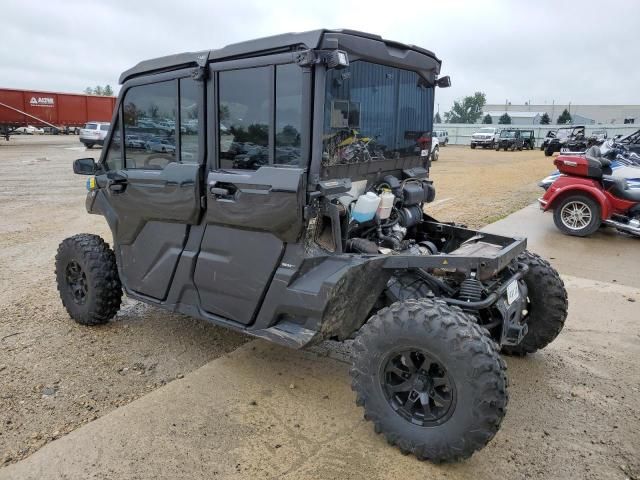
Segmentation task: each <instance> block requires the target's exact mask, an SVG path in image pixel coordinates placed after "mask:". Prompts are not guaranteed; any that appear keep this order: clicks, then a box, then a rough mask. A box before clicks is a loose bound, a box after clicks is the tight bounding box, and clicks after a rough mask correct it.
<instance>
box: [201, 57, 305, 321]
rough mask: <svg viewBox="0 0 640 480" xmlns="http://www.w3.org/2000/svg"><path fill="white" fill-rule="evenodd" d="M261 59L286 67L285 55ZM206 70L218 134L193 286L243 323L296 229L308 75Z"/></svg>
mask: <svg viewBox="0 0 640 480" xmlns="http://www.w3.org/2000/svg"><path fill="white" fill-rule="evenodd" d="M266 61H268V62H270V63H277V62H278V61H280V62H291V55H281V56H279V57H278V58H276V59H274V58H273V57H271V58H270V59H267V60H266ZM266 61H265V63H266ZM234 67H235V69H233V70H231V69H232V68H234ZM210 73H211V75H210V80H209V90H208V92H209V95H208V99H209V103H208V109H209V111H210V112H209V114H208V118H209V122H210V124H211V125H214V126H217V127H218V128H217V129H214V128H211V129H210V130H211V132H212V133H213V132H215V134H213V135H212V137H213V138H212V139H211V140H212V141H211V143H210V145H211V148H209V149H208V151H209V152H210V153H209V161H208V164H209V171H208V174H207V178H206V186H205V188H206V192H205V193H206V198H207V211H206V213H205V217H204V223H205V231H204V235H203V238H202V243H201V247H200V253H199V255H198V260H197V263H196V268H195V272H194V283H195V285H196V288H197V290H198V294H199V296H200V302H201V307H202V308H203V309H204V310H205V311H206V312H209V313H212V314H214V315H217V316H221V317H224V318H226V319H229V320H233V321H235V322H238V323H241V324H244V325H248V324H250V323H252V322H253V319H254V317H255V315H256V310H257V308H258V307H259V305H260V302H261V300H262V298H263V297H264V295H265V293H266V289H267V288H268V286H269V283H270V281H271V279H272V277H273V275H274V273H275V270H276V269H277V268H278V266H279V265H280V260H281V258H282V255H283V253H284V249H285V246H286V244H287V243H288V242H296V241H297V240H298V239H299V236H300V234H301V231H302V224H303V217H302V209H303V200H304V195H305V181H304V180H305V169H304V168H303V167H304V165H305V162H304V161H303V158H304V155H303V150H304V149H303V145H305V144H306V142H307V141H306V138H307V136H306V135H304V132H303V130H305V129H303V126H302V125H303V122H302V118H303V113H302V112H303V111H307V110H306V109H305V105H304V103H303V98H308V95H303V93H302V90H303V84H305V83H306V82H310V80H308V79H307V77H310V75H304V71H303V69H302V68H301V67H299V66H298V65H296V64H282V65H273V64H271V65H267V66H262V67H253V68H242V69H238V67H237V64H235V65H234V64H232V63H231V62H229V63H228V64H226V65H222V64H219V65H217V66H215V67H212V69H211V72H210ZM303 78H304V79H305V80H303ZM306 130H308V128H307V129H306Z"/></svg>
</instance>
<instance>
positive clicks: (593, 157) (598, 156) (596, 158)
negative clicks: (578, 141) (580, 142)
mask: <svg viewBox="0 0 640 480" xmlns="http://www.w3.org/2000/svg"><path fill="white" fill-rule="evenodd" d="M584 154H585V157H587V159H588V160H590V161H592V162H598V163H600V165H602V168H607V167H610V166H611V160H609V159H608V158H606V157H603V156H602V152H601V151H600V147H598V146H597V145H594V146H593V147H591V148H589V149H588V150H587V151H586V152H584Z"/></svg>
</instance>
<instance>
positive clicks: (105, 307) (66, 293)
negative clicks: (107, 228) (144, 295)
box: [55, 233, 122, 325]
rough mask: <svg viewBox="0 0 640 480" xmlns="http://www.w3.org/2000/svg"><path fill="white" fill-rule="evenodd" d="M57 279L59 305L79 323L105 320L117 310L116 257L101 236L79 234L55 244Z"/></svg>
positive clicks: (118, 290) (118, 304)
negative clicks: (56, 250)
mask: <svg viewBox="0 0 640 480" xmlns="http://www.w3.org/2000/svg"><path fill="white" fill-rule="evenodd" d="M55 273H56V280H57V283H58V292H59V293H60V298H61V299H62V304H63V305H64V307H65V308H66V310H67V312H68V313H69V316H70V317H71V318H73V319H74V320H75V321H76V322H78V323H80V324H82V325H99V324H102V323H107V322H108V321H109V320H110V319H111V318H113V317H114V316H115V314H116V313H117V312H118V310H119V309H120V302H121V300H122V285H121V284H120V277H119V276H118V268H117V266H116V257H115V255H114V253H113V250H111V248H109V244H107V243H106V242H105V241H104V240H103V239H102V238H100V237H99V236H97V235H91V234H88V233H81V234H78V235H74V236H73V237H69V238H67V239H65V240H63V241H62V243H60V245H59V246H58V254H57V255H56V272H55Z"/></svg>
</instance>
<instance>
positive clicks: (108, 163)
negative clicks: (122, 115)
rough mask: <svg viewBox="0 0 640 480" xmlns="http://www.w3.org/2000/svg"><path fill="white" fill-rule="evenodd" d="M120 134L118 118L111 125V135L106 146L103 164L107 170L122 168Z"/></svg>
mask: <svg viewBox="0 0 640 480" xmlns="http://www.w3.org/2000/svg"><path fill="white" fill-rule="evenodd" d="M120 137H121V134H120V119H119V118H118V119H117V120H116V123H115V124H114V125H113V136H112V137H111V141H110V142H109V146H108V147H107V154H106V156H105V158H104V166H105V168H106V169H107V170H121V169H122V138H120Z"/></svg>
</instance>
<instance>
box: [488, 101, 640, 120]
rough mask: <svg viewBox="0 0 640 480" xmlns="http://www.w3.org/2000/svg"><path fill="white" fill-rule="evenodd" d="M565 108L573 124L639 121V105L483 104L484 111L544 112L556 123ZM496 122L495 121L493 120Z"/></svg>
mask: <svg viewBox="0 0 640 480" xmlns="http://www.w3.org/2000/svg"><path fill="white" fill-rule="evenodd" d="M565 109H567V110H568V111H569V113H570V114H571V117H572V118H573V123H574V124H585V125H592V124H603V125H606V124H624V123H625V120H626V123H631V124H637V123H640V105H574V104H567V105H562V104H557V103H550V104H531V105H527V104H525V105H514V104H510V105H505V104H504V103H501V104H488V105H485V106H484V110H485V111H486V112H494V111H495V112H498V111H502V112H503V113H504V111H505V110H506V111H507V113H508V114H509V115H512V113H516V112H517V113H522V112H529V113H539V112H542V113H546V114H547V115H549V119H550V120H551V123H556V121H557V120H558V117H559V116H560V114H561V113H562V111H563V110H565ZM494 123H496V122H494Z"/></svg>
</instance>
